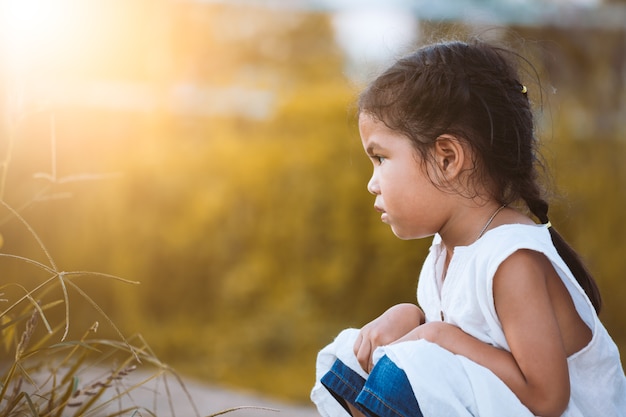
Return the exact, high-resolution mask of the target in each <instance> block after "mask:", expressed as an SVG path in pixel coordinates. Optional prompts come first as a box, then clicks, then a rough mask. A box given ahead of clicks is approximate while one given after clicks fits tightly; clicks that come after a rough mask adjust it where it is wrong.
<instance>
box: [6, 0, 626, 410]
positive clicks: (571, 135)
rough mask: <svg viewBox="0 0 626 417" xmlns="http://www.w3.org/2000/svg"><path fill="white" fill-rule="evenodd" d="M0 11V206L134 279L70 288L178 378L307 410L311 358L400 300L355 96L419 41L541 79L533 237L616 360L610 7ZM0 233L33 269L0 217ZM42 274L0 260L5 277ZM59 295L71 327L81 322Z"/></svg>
mask: <svg viewBox="0 0 626 417" xmlns="http://www.w3.org/2000/svg"><path fill="white" fill-rule="evenodd" d="M1 5H2V6H1V7H2V8H1V9H0V11H1V19H2V21H1V24H0V27H1V33H2V44H1V47H2V50H1V52H2V58H1V59H0V83H1V84H0V88H1V89H2V90H1V101H0V106H1V108H0V113H1V114H2V119H1V120H2V125H1V129H2V130H1V136H0V140H1V142H0V162H2V165H1V166H0V168H1V169H2V171H1V177H0V178H1V182H0V197H1V199H2V201H4V202H5V203H6V204H8V205H9V206H10V207H12V208H14V209H15V210H17V211H19V213H20V214H21V216H22V217H23V218H24V220H26V221H27V222H28V223H29V224H30V226H31V227H32V230H34V231H35V232H36V233H37V235H38V236H39V238H40V239H41V242H43V245H44V246H45V247H46V248H47V250H48V251H49V254H50V256H51V257H52V258H53V259H54V261H55V262H56V264H57V265H58V267H59V269H61V270H68V271H69V270H72V271H76V270H78V271H80V270H85V271H98V272H103V273H107V274H112V275H116V276H120V277H123V278H126V279H130V280H136V281H139V282H140V284H139V285H130V284H123V283H120V282H116V281H112V280H108V279H105V278H102V277H99V278H94V277H86V278H85V279H84V280H83V281H81V283H80V284H81V287H82V288H83V289H84V290H85V291H86V292H87V293H88V294H90V296H91V297H92V298H93V299H94V300H95V301H96V302H97V303H98V304H99V305H100V306H101V307H102V309H103V310H104V311H106V313H107V314H108V315H109V316H110V317H111V318H112V319H113V320H114V321H115V323H117V325H118V326H119V327H120V328H121V329H122V331H123V332H124V334H126V335H133V334H137V333H139V334H141V335H142V336H143V337H144V338H145V339H146V340H147V342H148V343H149V344H150V346H151V347H152V349H153V350H154V352H155V353H156V355H157V356H159V357H160V358H161V359H163V360H164V361H166V362H168V363H169V364H171V365H172V366H173V367H174V368H175V369H177V370H178V371H179V372H181V373H182V374H184V375H187V376H190V377H194V378H198V379H200V380H204V381H207V382H212V383H218V384H221V385H223V386H228V387H237V388H242V389H248V390H255V391H259V392H263V393H266V394H270V395H272V396H276V397H281V398H284V399H286V400H291V401H294V402H303V403H304V402H307V401H308V393H309V390H310V387H311V385H312V383H313V379H314V360H315V355H316V352H317V351H318V349H320V348H321V347H322V346H324V345H325V344H326V343H328V342H329V341H330V340H331V338H332V337H333V336H334V335H335V334H336V333H337V332H338V331H339V330H340V329H342V328H344V327H348V326H360V325H361V324H363V323H365V322H367V321H369V320H371V319H372V318H374V317H375V316H377V315H378V314H380V313H381V312H382V311H383V310H385V309H386V308H387V307H388V306H390V305H391V304H393V303H398V302H404V301H414V300H415V289H416V278H417V274H418V272H419V267H420V265H421V262H422V260H423V258H424V257H425V255H426V250H427V247H428V245H429V242H427V241H415V242H402V241H399V240H398V239H396V238H395V237H394V236H393V235H392V233H391V232H390V231H389V230H388V228H387V227H386V226H385V225H383V224H380V222H379V219H378V216H377V215H376V213H375V212H374V211H373V210H372V204H373V201H372V198H371V196H370V195H369V194H368V193H367V191H366V182H367V180H368V178H369V175H370V166H369V162H368V160H367V159H366V158H365V156H364V155H363V152H362V150H361V148H360V146H361V145H360V141H359V138H358V132H357V129H356V122H355V111H354V101H355V98H356V96H357V94H358V92H359V89H360V88H362V87H363V85H364V83H366V82H367V80H369V79H371V77H372V76H373V75H375V74H376V73H377V72H378V71H380V70H381V69H382V68H384V67H385V66H386V65H387V64H388V63H389V62H391V60H393V59H394V58H396V57H398V56H400V55H401V54H403V53H405V52H408V51H410V50H411V49H412V48H414V47H415V46H416V45H418V44H420V43H423V42H428V41H434V40H440V39H449V38H461V39H463V38H466V37H467V36H468V35H474V34H478V35H479V36H481V37H483V38H486V39H492V40H494V41H498V42H503V43H506V44H510V45H512V47H513V48H514V49H516V50H517V51H519V52H521V53H522V54H524V55H526V56H528V58H529V59H530V60H531V61H532V62H533V64H534V65H535V66H536V68H537V69H538V73H539V75H540V80H541V85H539V84H537V82H536V80H535V81H533V79H532V77H529V80H528V81H527V83H528V86H529V89H530V94H531V98H532V100H533V101H534V102H535V104H536V105H537V110H538V113H537V117H538V119H537V120H538V135H539V136H540V137H541V138H542V141H543V146H544V154H545V157H546V160H547V161H548V164H549V165H550V168H551V171H552V173H553V179H552V180H553V181H552V182H553V185H554V189H555V195H554V199H553V205H552V208H551V219H552V223H553V224H554V225H555V227H557V228H558V229H559V230H560V231H561V232H562V234H564V235H565V236H566V237H567V239H568V240H569V241H570V243H571V244H572V245H573V246H574V247H575V248H577V249H578V250H579V252H580V253H581V255H582V256H583V257H584V258H585V260H586V261H587V262H588V265H589V268H590V269H591V271H592V272H593V273H594V274H595V276H596V279H597V281H598V284H599V286H600V288H601V290H602V293H603V295H604V300H605V307H604V310H603V312H602V314H601V318H602V320H603V321H604V322H605V324H606V326H607V327H608V329H609V331H610V333H611V334H612V336H613V337H614V338H615V340H616V341H617V343H618V345H619V346H620V349H621V351H622V352H626V307H624V306H625V303H626V301H625V300H626V221H625V215H624V213H625V210H626V164H625V163H624V158H625V157H626V88H625V83H626V2H624V1H608V0H606V1H600V0H598V1H592V0H587V1H583V0H580V1H573V2H567V1H556V0H554V1H551V0H543V1H542V0H515V1H514V0H508V1H495V0H494V1H489V0H483V1H478V0H476V1H469V0H464V1H463V0H455V1H445V2H429V1H400V0H398V1H348V0H344V1H330V0H327V1H324V0H274V1H271V0H267V1H263V0H257V1H252V0H249V1H241V0H239V1H202V0H196V1H192V0H47V1H43V0H15V1H13V0H2V3H1ZM529 75H530V74H529ZM0 236H1V237H2V244H3V246H2V248H1V249H0V250H1V251H2V252H4V253H10V254H17V255H20V256H23V257H25V258H29V259H34V260H39V261H42V262H46V256H45V254H44V252H43V250H42V249H41V247H40V245H39V244H38V243H37V241H36V239H35V238H34V236H33V235H32V233H31V232H29V231H28V229H27V228H26V227H25V225H24V224H23V223H22V222H20V221H19V220H17V219H16V217H15V216H14V215H12V214H11V213H10V212H9V210H8V209H7V208H6V207H5V208H0ZM44 278H45V274H44V276H43V277H42V274H41V271H38V270H37V269H36V268H33V267H32V265H29V264H27V263H26V264H25V263H23V262H15V261H10V260H2V261H1V264H0V281H1V282H2V283H8V282H18V283H20V284H21V285H23V286H25V287H27V288H32V287H34V286H35V285H37V283H39V282H41V280H42V279H44ZM10 295H11V294H5V295H4V298H10ZM70 299H71V300H72V305H71V308H72V321H71V329H70V330H71V332H75V333H77V334H82V333H83V332H84V331H85V329H87V328H89V327H90V326H91V324H92V323H93V321H94V320H102V318H101V314H100V313H99V312H98V311H95V310H94V309H93V308H92V307H90V306H89V305H88V304H87V303H84V302H82V301H81V297H80V296H78V295H77V294H74V293H72V292H71V291H70ZM59 314H62V311H60V312H59ZM102 321H103V322H104V323H103V324H102V325H101V329H100V330H99V332H100V333H101V334H102V335H108V334H109V335H112V336H113V337H115V334H114V332H113V331H112V330H111V329H110V326H107V325H106V321H105V320H102Z"/></svg>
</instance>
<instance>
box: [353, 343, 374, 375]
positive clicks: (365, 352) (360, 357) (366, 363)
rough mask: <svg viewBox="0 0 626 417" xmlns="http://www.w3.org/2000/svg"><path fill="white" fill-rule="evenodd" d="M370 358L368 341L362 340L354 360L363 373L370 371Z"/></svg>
mask: <svg viewBox="0 0 626 417" xmlns="http://www.w3.org/2000/svg"><path fill="white" fill-rule="evenodd" d="M371 356H372V346H371V344H370V342H369V340H368V339H362V340H361V345H360V346H359V350H358V351H357V352H356V359H357V361H359V365H361V368H363V370H364V371H366V372H369V371H370V358H371Z"/></svg>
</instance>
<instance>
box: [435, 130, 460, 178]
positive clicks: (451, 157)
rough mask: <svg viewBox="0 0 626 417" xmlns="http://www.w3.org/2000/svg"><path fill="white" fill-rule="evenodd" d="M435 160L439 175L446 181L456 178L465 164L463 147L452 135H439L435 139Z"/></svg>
mask: <svg viewBox="0 0 626 417" xmlns="http://www.w3.org/2000/svg"><path fill="white" fill-rule="evenodd" d="M434 152H435V161H436V163H437V167H438V168H439V170H440V172H441V175H442V177H443V178H445V179H446V180H447V181H448V182H450V181H452V180H454V179H456V178H458V176H459V175H460V173H461V172H462V171H463V166H464V164H465V157H466V155H465V148H464V147H463V145H462V144H461V142H460V141H459V140H458V139H457V138H456V137H455V136H452V135H447V134H446V135H441V136H439V137H438V138H437V140H435V148H434Z"/></svg>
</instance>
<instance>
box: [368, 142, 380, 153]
mask: <svg viewBox="0 0 626 417" xmlns="http://www.w3.org/2000/svg"><path fill="white" fill-rule="evenodd" d="M377 148H380V145H378V143H376V142H370V143H369V144H368V146H367V149H366V150H365V152H366V153H367V154H368V155H373V154H374V150H375V149H377Z"/></svg>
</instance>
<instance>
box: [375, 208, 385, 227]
mask: <svg viewBox="0 0 626 417" xmlns="http://www.w3.org/2000/svg"><path fill="white" fill-rule="evenodd" d="M374 210H376V211H377V212H379V213H381V215H380V220H381V221H382V222H383V223H386V222H387V212H386V211H385V209H383V208H382V207H380V206H377V205H374Z"/></svg>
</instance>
